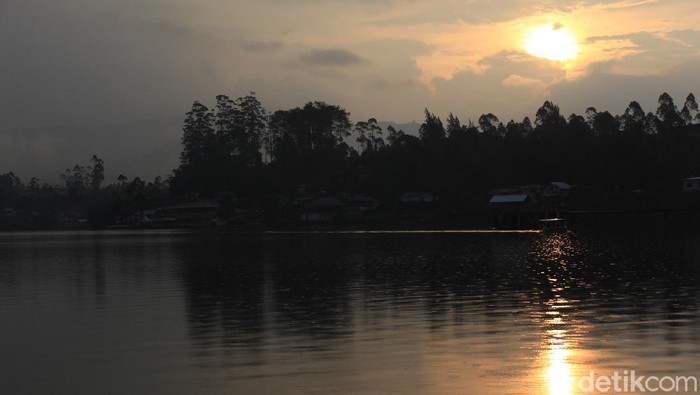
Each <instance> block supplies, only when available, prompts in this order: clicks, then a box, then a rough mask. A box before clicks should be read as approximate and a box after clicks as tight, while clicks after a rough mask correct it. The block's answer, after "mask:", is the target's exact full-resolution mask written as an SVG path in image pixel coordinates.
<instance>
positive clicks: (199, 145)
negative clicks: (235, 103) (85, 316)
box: [180, 101, 216, 165]
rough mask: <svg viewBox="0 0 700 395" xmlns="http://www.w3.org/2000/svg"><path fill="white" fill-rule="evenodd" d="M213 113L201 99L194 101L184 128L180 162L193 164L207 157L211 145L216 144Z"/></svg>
mask: <svg viewBox="0 0 700 395" xmlns="http://www.w3.org/2000/svg"><path fill="white" fill-rule="evenodd" d="M215 144H216V143H215V141H214V125H213V114H212V112H211V111H210V110H209V108H207V106H205V105H204V104H202V103H200V102H199V101H195V102H194V103H192V110H190V111H189V112H188V113H187V114H186V118H185V122H184V125H183V128H182V145H183V151H182V153H181V154H180V163H181V164H183V165H188V164H189V165H192V164H197V163H198V162H201V161H202V160H203V158H205V157H206V154H207V151H208V149H209V148H210V147H212V146H215Z"/></svg>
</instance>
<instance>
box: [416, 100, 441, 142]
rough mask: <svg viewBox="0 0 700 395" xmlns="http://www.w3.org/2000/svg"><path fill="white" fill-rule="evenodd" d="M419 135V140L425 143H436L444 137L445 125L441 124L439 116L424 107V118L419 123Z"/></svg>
mask: <svg viewBox="0 0 700 395" xmlns="http://www.w3.org/2000/svg"><path fill="white" fill-rule="evenodd" d="M419 135H420V138H421V140H422V141H423V142H424V143H427V144H433V143H437V142H439V141H441V140H443V139H444V138H445V127H444V126H443V125H442V121H441V120H440V117H437V116H435V114H433V113H431V112H430V111H428V109H427V108H426V109H425V120H424V121H423V123H422V124H421V125H420V129H419Z"/></svg>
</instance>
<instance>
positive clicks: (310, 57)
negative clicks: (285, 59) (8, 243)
mask: <svg viewBox="0 0 700 395" xmlns="http://www.w3.org/2000/svg"><path fill="white" fill-rule="evenodd" d="M301 60H302V61H303V62H304V63H307V64H311V65H319V66H354V65H358V64H361V63H364V62H365V60H364V59H363V58H361V57H360V56H357V55H355V54H354V53H352V52H350V51H348V50H345V49H340V48H331V49H314V50H311V51H309V52H306V53H304V54H302V55H301Z"/></svg>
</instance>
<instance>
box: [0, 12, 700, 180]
mask: <svg viewBox="0 0 700 395" xmlns="http://www.w3.org/2000/svg"><path fill="white" fill-rule="evenodd" d="M698 20H700V2H698V1H697V0H597V1H595V0H577V1H573V0H461V1H457V0H433V1H419V0H257V1H255V2H252V1H242V0H233V1H231V0H198V1H194V0H61V1H56V0H0V120H2V122H1V123H0V173H5V172H8V171H14V172H15V174H17V175H19V176H20V177H21V178H22V179H23V180H24V181H27V180H28V179H29V178H30V177H32V176H37V177H39V179H40V180H41V181H47V182H57V181H58V175H59V174H60V173H62V171H63V170H64V169H65V168H67V167H72V166H73V165H75V164H76V163H81V164H87V163H88V161H89V158H90V157H91V156H92V155H93V154H97V155H98V156H99V157H101V158H102V159H104V161H105V167H106V176H107V180H106V181H107V182H108V183H109V182H114V180H115V179H116V177H117V175H118V174H125V175H127V176H128V177H129V178H130V179H131V178H133V177H135V176H141V177H142V178H146V179H149V180H150V179H152V178H153V177H154V176H156V175H162V176H167V174H168V173H169V172H170V171H171V170H172V169H173V168H175V167H177V164H178V154H179V152H180V143H179V139H180V136H181V124H182V120H183V119H184V114H185V112H187V111H188V109H189V108H190V107H191V105H192V102H193V101H194V100H200V101H202V102H203V103H205V104H208V105H211V104H213V102H214V97H215V95H217V94H226V95H228V96H231V97H239V96H244V95H246V94H247V93H248V92H249V91H254V92H256V93H257V96H258V98H259V100H260V101H261V102H262V104H263V105H264V107H265V108H266V109H268V110H269V111H274V110H278V109H289V108H292V107H296V106H301V105H303V104H304V103H306V102H308V101H311V100H321V101H325V102H327V103H330V104H337V105H340V106H342V107H344V108H345V109H347V110H348V111H349V112H350V113H351V117H352V119H353V121H359V120H366V119H368V118H370V117H374V118H377V119H378V120H381V121H393V122H399V123H404V122H410V121H418V122H420V121H421V120H422V117H423V110H424V109H425V108H428V109H429V110H430V111H431V112H433V113H435V114H436V115H439V116H441V117H442V118H443V119H444V118H445V117H446V116H447V114H449V113H450V112H452V113H454V115H456V116H458V117H459V118H460V119H462V120H463V121H467V120H468V119H472V120H474V121H476V120H477V119H478V117H479V115H481V114H483V113H489V112H490V113H494V114H495V115H496V116H498V117H499V118H500V119H501V120H502V121H504V122H507V121H508V120H510V119H511V118H514V119H516V120H521V119H522V118H523V117H524V116H529V117H530V118H532V119H534V114H535V112H536V110H537V108H538V107H539V106H541V105H542V103H543V102H544V101H545V100H552V101H553V102H555V103H557V104H558V105H559V106H560V107H561V109H562V112H563V113H564V114H565V115H568V114H571V113H577V114H583V113H584V112H585V110H586V108H587V107H589V106H594V107H596V108H598V109H599V110H608V111H610V112H611V113H613V114H620V113H623V112H624V110H625V108H626V106H627V104H628V103H629V102H630V101H632V100H636V101H638V102H640V103H641V105H642V108H643V109H644V110H645V111H647V112H648V111H655V109H656V100H657V99H658V97H659V95H660V94H661V93H662V92H668V93H669V94H671V96H672V97H673V98H674V99H675V101H676V103H677V104H680V105H682V103H683V101H684V100H685V97H686V96H687V94H688V93H689V92H693V93H695V94H700V27H698V25H697V21H698ZM537 28H540V29H544V30H548V31H551V32H565V33H566V37H568V38H570V39H571V43H568V44H549V47H552V46H554V47H557V48H555V50H554V51H555V53H556V52H557V51H559V52H561V51H564V50H565V49H567V48H558V47H559V46H561V45H568V46H569V48H568V50H569V52H571V51H574V52H575V56H573V57H567V58H566V59H560V60H551V59H547V58H545V57H541V54H540V55H538V54H537V53H533V52H537V51H532V50H531V49H530V47H528V46H527V43H528V37H530V35H531V32H532V31H533V29H537ZM536 44H537V43H536ZM539 44H540V45H541V46H542V45H545V44H546V43H544V44H543V43H541V42H540V43H539ZM545 46H547V45H545ZM550 57H551V56H550Z"/></svg>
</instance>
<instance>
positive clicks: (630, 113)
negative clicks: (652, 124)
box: [620, 101, 646, 133]
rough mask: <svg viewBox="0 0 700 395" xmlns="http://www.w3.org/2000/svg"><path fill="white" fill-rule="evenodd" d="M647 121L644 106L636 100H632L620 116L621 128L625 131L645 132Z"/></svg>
mask: <svg viewBox="0 0 700 395" xmlns="http://www.w3.org/2000/svg"><path fill="white" fill-rule="evenodd" d="M645 122H646V115H645V114H644V110H642V106H640V105H639V103H638V102H636V101H631V102H630V104H629V105H628V106H627V109H626V110H625V113H624V114H623V115H622V116H621V117H620V129H621V130H622V131H623V132H625V133H643V132H644V123H645Z"/></svg>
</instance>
